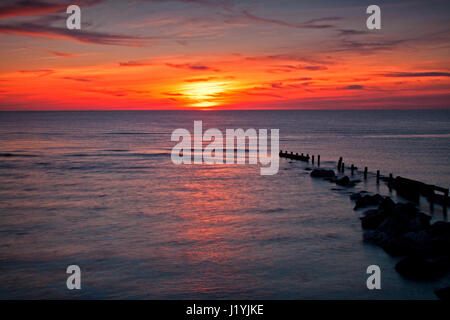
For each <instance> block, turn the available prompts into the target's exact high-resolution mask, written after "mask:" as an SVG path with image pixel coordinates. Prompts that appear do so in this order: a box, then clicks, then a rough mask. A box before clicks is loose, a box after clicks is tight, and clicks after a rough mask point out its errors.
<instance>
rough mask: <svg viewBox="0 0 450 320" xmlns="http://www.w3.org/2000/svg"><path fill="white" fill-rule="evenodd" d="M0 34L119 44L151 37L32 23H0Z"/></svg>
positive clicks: (132, 43)
mask: <svg viewBox="0 0 450 320" xmlns="http://www.w3.org/2000/svg"><path fill="white" fill-rule="evenodd" d="M0 34H16V35H24V36H35V37H44V38H55V39H68V40H75V41H79V42H83V43H91V44H102V45H119V46H139V45H140V44H141V42H142V41H145V40H150V39H152V38H149V37H145V38H144V37H134V36H127V35H117V34H108V33H102V32H93V31H86V30H69V29H67V28H57V27H51V26H41V25H37V24H34V23H21V24H15V25H0Z"/></svg>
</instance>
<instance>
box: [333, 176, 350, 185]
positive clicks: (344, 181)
mask: <svg viewBox="0 0 450 320" xmlns="http://www.w3.org/2000/svg"><path fill="white" fill-rule="evenodd" d="M349 183H350V178H349V177H347V176H343V177H342V178H340V179H337V180H336V184H337V185H338V186H342V187H346V186H348V185H349Z"/></svg>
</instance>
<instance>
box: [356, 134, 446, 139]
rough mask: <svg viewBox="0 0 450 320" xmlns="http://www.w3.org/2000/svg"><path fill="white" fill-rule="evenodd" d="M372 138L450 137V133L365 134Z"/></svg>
mask: <svg viewBox="0 0 450 320" xmlns="http://www.w3.org/2000/svg"><path fill="white" fill-rule="evenodd" d="M363 138H370V139H377V138H380V139H392V138H394V139H396V138H397V139H408V138H450V133H424V134H381V135H370V136H363Z"/></svg>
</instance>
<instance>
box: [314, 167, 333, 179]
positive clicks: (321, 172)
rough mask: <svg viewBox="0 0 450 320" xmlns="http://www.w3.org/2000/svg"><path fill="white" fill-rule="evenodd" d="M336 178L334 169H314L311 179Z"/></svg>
mask: <svg viewBox="0 0 450 320" xmlns="http://www.w3.org/2000/svg"><path fill="white" fill-rule="evenodd" d="M334 176H335V173H334V170H332V169H314V170H313V171H311V177H313V178H332V177H334Z"/></svg>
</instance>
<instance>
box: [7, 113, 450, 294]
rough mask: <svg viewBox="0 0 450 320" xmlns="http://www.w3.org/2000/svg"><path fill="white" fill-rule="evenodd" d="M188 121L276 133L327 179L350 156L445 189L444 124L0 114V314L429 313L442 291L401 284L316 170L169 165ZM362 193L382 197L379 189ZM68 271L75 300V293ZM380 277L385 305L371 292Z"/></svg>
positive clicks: (432, 285) (400, 116)
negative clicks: (361, 306) (22, 310)
mask: <svg viewBox="0 0 450 320" xmlns="http://www.w3.org/2000/svg"><path fill="white" fill-rule="evenodd" d="M194 120H202V121H203V128H204V130H206V129H208V128H219V129H221V130H223V132H225V129H226V128H244V129H246V128H256V129H259V128H267V129H271V128H278V129H280V149H282V150H286V149H287V150H289V151H294V152H303V153H309V154H314V155H317V154H320V155H321V160H322V164H321V165H322V167H333V166H334V164H335V162H336V160H337V159H338V158H339V157H340V156H342V157H344V161H345V163H346V164H351V163H354V164H355V165H356V166H358V167H359V168H363V167H364V166H368V167H369V171H370V172H372V173H373V172H375V171H376V170H377V169H380V170H381V172H382V174H388V173H390V172H392V173H393V174H394V176H395V175H402V176H405V177H409V178H413V179H419V180H421V181H424V182H427V183H432V184H436V185H440V186H443V187H449V186H450V165H449V156H450V111H445V110H441V111H223V112H220V111H211V112H201V111H198V112H197V111H184V112H183V111H172V112H163V111H148V112H147V111H141V112H22V113H15V112H3V113H0V298H3V299H6V298H88V299H89V298H139V299H152V298H156V299H164V298H169V299H172V298H174V299H175V298H182V299H184V298H191V299H196V298H234V299H238V298H255V299H259V298H268V299H270V298H275V299H316V298H325V299H336V298H338V299H372V298H373V299H382V298H384V299H396V298H400V299H415V298H423V299H428V298H430V299H434V298H435V296H434V294H433V289H436V288H438V287H440V286H442V285H445V284H447V285H448V281H449V278H448V277H447V278H444V279H441V280H438V281H435V282H427V283H421V282H414V281H410V280H406V279H403V278H402V277H400V276H399V275H398V274H397V273H396V271H395V270H394V266H395V263H396V261H398V258H393V257H390V256H388V255H387V254H386V253H385V252H384V251H383V250H381V249H380V248H378V247H375V246H372V245H369V244H366V243H364V242H363V241H362V232H361V227H360V222H359V219H358V218H359V216H360V215H361V212H356V211H353V209H352V208H353V204H352V202H351V201H350V200H349V198H348V193H349V191H348V190H341V191H336V190H331V188H333V187H335V186H334V185H332V184H330V183H327V182H324V181H320V180H313V179H311V178H310V177H309V172H308V171H305V170H304V168H305V167H307V166H308V164H305V163H300V162H290V161H289V160H285V159H281V160H280V171H279V173H278V174H276V175H274V176H261V175H260V174H259V168H258V166H255V165H215V166H210V165H181V166H176V165H174V164H173V163H172V161H171V159H170V152H171V149H172V147H173V146H174V145H175V142H171V141H170V135H171V133H172V131H173V130H174V129H177V128H185V129H188V130H189V131H191V132H193V123H194ZM362 189H364V190H369V191H373V192H377V191H378V192H380V193H382V194H385V195H387V194H389V192H388V190H387V188H386V187H385V186H384V185H380V186H379V188H378V189H377V186H376V184H375V181H374V179H373V177H372V176H371V177H370V179H369V180H368V182H363V183H361V184H359V185H358V186H357V187H356V188H354V190H362ZM350 191H352V190H350ZM392 196H393V197H394V198H395V200H401V199H398V198H396V196H395V194H393V195H392ZM422 209H423V210H424V211H427V210H428V205H427V203H426V202H423V203H422ZM439 209H440V207H437V208H435V212H434V213H433V219H435V220H439V219H443V217H442V213H441V210H439ZM71 264H77V265H79V266H80V268H81V270H82V290H80V291H76V292H75V290H74V291H69V290H67V289H66V277H67V276H68V275H67V274H66V273H65V270H66V268H67V266H68V265H71ZM371 264H377V265H379V266H380V267H381V271H382V290H378V291H375V290H374V291H369V290H368V289H367V288H366V279H367V275H366V268H367V266H369V265H371Z"/></svg>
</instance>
